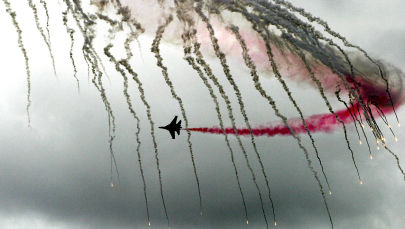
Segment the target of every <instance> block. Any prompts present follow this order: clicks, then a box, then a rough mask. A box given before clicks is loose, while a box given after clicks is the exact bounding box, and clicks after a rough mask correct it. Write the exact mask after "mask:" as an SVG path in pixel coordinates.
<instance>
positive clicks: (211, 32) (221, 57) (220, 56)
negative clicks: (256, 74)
mask: <svg viewBox="0 0 405 229" xmlns="http://www.w3.org/2000/svg"><path fill="white" fill-rule="evenodd" d="M201 7H202V6H201V4H200V5H199V6H197V7H196V8H195V11H196V12H197V14H198V15H199V16H200V18H201V19H202V21H203V22H204V23H205V25H206V27H207V30H208V32H209V36H210V40H211V43H212V47H213V48H214V51H215V55H216V56H217V58H218V59H219V60H220V62H221V66H222V69H223V72H224V73H225V76H226V78H227V79H228V82H229V83H230V84H231V85H232V87H233V89H234V91H235V95H236V97H237V98H238V103H239V107H240V109H241V113H242V115H243V116H244V119H245V122H246V123H247V124H248V119H247V116H246V112H245V111H244V104H243V101H242V95H241V94H240V91H239V89H238V87H237V85H236V84H235V82H234V80H233V78H232V76H231V73H230V70H229V66H228V64H227V63H226V57H225V54H224V53H223V52H222V51H221V49H220V47H219V44H218V39H217V38H216V37H215V32H214V29H213V28H212V25H211V24H210V22H209V19H208V18H207V17H206V16H205V15H204V13H203V12H202V9H201ZM233 126H235V125H234V124H233ZM248 126H249V129H250V125H249V124H248ZM235 132H236V135H235V136H236V138H237V140H238V143H239V145H240V147H241V149H242V152H243V155H244V156H245V161H246V165H247V167H248V168H249V171H250V173H251V176H252V180H253V183H254V184H255V186H256V189H257V192H258V196H259V199H260V204H261V208H262V213H263V218H264V220H265V222H266V227H267V228H268V226H269V225H268V222H267V217H266V212H265V210H264V204H263V198H262V194H261V191H260V188H259V185H258V184H257V181H256V175H255V173H254V172H253V169H252V166H251V165H250V162H249V158H248V155H247V153H246V150H245V148H244V147H243V145H242V141H241V140H240V137H239V135H238V134H237V130H236V128H235ZM253 143H254V142H253Z"/></svg>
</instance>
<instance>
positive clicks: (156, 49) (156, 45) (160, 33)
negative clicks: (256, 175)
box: [151, 15, 202, 216]
mask: <svg viewBox="0 0 405 229" xmlns="http://www.w3.org/2000/svg"><path fill="white" fill-rule="evenodd" d="M172 20H173V17H172V16H171V15H170V16H169V17H168V18H167V19H166V22H165V23H164V24H163V25H161V26H159V27H158V30H157V31H156V36H155V39H154V40H153V43H152V48H151V51H152V52H153V53H154V54H155V57H156V60H157V66H158V67H160V68H161V69H162V75H163V77H164V79H165V82H166V84H167V86H169V88H170V92H171V94H172V97H173V98H174V99H176V100H177V102H178V103H179V107H180V110H181V113H182V116H183V119H184V122H185V126H186V129H187V128H188V119H187V115H186V111H185V109H184V105H183V102H182V100H181V98H180V97H179V96H178V95H177V93H176V92H175V90H174V87H173V83H172V81H171V80H170V78H169V75H168V72H167V67H166V66H164V65H163V62H162V61H163V59H162V57H161V55H160V49H159V45H160V41H161V39H162V37H163V33H164V31H165V28H166V27H167V26H168V25H169V24H170V22H171V21H172ZM190 138H191V132H190V131H189V130H187V142H188V148H189V151H190V156H191V161H192V164H193V170H194V176H195V180H196V182H197V188H198V197H199V200H200V213H201V212H202V197H201V190H200V181H199V178H198V173H197V167H196V164H195V160H194V153H193V149H192V144H191V140H190ZM166 214H167V213H166ZM166 216H167V215H166Z"/></svg>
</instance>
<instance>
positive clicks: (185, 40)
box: [182, 30, 249, 222]
mask: <svg viewBox="0 0 405 229" xmlns="http://www.w3.org/2000/svg"><path fill="white" fill-rule="evenodd" d="M195 33H196V31H195V30H193V31H191V32H188V33H185V34H183V36H182V38H183V44H184V46H183V49H184V56H185V57H184V58H185V60H186V61H187V63H188V64H189V65H190V66H191V67H192V68H193V69H194V70H195V71H196V72H197V74H198V76H199V77H200V79H201V80H202V81H203V83H204V85H205V86H206V87H207V89H208V91H209V94H210V96H211V98H212V100H213V102H214V104H215V111H216V113H217V118H218V121H219V126H220V128H221V130H222V132H223V133H224V137H225V143H226V145H227V147H228V150H229V152H230V156H231V161H232V165H233V168H234V172H235V177H236V181H237V183H238V188H239V192H240V194H241V198H242V204H243V208H244V213H245V219H246V222H249V220H248V214H247V207H246V201H245V196H244V194H243V191H242V187H241V184H240V179H239V175H238V169H237V167H236V164H235V159H234V152H233V150H232V147H231V145H230V142H229V138H228V134H226V132H225V129H224V123H223V119H222V114H221V111H220V109H219V103H218V99H217V97H216V95H215V94H214V90H213V88H212V86H211V85H210V83H209V82H208V79H207V78H206V77H205V76H204V73H203V72H202V70H201V69H200V68H199V67H198V66H197V64H196V62H195V60H194V58H193V57H192V56H191V49H192V48H191V45H190V44H189V43H190V41H191V40H193V45H194V53H198V52H199V49H200V44H199V43H198V42H197V41H196V37H195ZM197 58H198V60H197V61H199V62H200V64H201V65H204V66H205V67H204V68H208V66H207V64H206V63H205V61H204V60H202V59H200V58H201V55H199V57H197Z"/></svg>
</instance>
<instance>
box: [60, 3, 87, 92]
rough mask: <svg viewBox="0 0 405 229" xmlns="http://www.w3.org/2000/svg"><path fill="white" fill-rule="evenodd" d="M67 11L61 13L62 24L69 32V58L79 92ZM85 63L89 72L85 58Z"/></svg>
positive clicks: (71, 31) (73, 42)
mask: <svg viewBox="0 0 405 229" xmlns="http://www.w3.org/2000/svg"><path fill="white" fill-rule="evenodd" d="M67 13H68V9H67V10H66V11H64V12H63V13H62V14H63V25H64V26H65V28H66V32H67V33H68V34H69V37H70V50H69V58H70V61H71V63H72V67H73V77H74V78H75V80H76V83H77V90H78V91H79V92H80V82H79V78H77V67H76V63H75V59H74V58H73V47H74V45H75V39H74V33H75V30H74V29H72V28H70V27H69V26H68V17H67ZM86 63H87V67H88V69H87V71H88V73H89V63H88V62H87V60H86Z"/></svg>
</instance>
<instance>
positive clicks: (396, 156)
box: [383, 144, 405, 180]
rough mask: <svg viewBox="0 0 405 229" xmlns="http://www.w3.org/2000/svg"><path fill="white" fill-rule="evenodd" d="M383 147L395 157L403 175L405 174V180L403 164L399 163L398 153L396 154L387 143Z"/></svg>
mask: <svg viewBox="0 0 405 229" xmlns="http://www.w3.org/2000/svg"><path fill="white" fill-rule="evenodd" d="M383 147H384V148H385V149H386V150H387V151H388V152H389V153H390V154H391V155H392V156H393V157H394V158H395V160H396V162H397V166H398V169H399V171H401V173H402V175H403V176H404V180H405V173H404V170H403V169H402V167H401V165H400V164H399V158H398V155H396V154H395V153H394V152H392V150H390V149H389V148H388V147H387V146H386V145H385V144H384V145H383Z"/></svg>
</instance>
